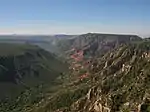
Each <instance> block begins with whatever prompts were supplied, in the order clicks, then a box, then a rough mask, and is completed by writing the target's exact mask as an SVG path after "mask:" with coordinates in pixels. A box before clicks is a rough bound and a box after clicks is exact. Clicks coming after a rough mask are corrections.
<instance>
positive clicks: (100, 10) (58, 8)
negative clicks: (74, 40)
mask: <svg viewBox="0 0 150 112" xmlns="http://www.w3.org/2000/svg"><path fill="white" fill-rule="evenodd" d="M87 32H100V33H129V34H130V33H132V34H139V35H150V0H0V34H13V33H16V34H58V33H66V34H80V33H87Z"/></svg>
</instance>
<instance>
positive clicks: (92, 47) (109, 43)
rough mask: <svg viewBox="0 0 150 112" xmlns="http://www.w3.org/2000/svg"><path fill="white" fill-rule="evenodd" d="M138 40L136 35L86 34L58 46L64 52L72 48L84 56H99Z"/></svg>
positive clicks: (62, 42)
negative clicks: (80, 51)
mask: <svg viewBox="0 0 150 112" xmlns="http://www.w3.org/2000/svg"><path fill="white" fill-rule="evenodd" d="M139 40H142V39H141V38H140V37H139V36H137V35H119V34H97V33H88V34H83V35H79V36H76V37H75V38H73V39H66V40H63V41H60V43H59V44H58V45H59V47H60V49H62V50H64V51H67V50H71V49H73V48H74V49H76V50H82V51H83V52H84V55H85V56H99V55H103V54H104V53H106V52H107V51H109V50H111V49H113V48H115V47H117V46H119V45H121V44H126V43H129V42H132V41H139Z"/></svg>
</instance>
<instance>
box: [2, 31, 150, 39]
mask: <svg viewBox="0 0 150 112" xmlns="http://www.w3.org/2000/svg"><path fill="white" fill-rule="evenodd" d="M88 33H92V34H108V35H136V36H139V37H142V38H147V37H150V35H138V34H131V33H104V32H87V33H80V34H79V33H78V34H66V33H60V34H59V33H58V34H0V36H40V35H41V36H56V35H83V34H88Z"/></svg>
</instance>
